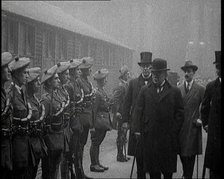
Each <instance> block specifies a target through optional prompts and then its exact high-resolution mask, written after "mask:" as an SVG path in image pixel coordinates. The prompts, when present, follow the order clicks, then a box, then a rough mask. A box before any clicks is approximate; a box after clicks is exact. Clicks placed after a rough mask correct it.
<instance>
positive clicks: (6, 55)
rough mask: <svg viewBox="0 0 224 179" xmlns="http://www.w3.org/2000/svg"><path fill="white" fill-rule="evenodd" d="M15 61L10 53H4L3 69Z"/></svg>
mask: <svg viewBox="0 0 224 179" xmlns="http://www.w3.org/2000/svg"><path fill="white" fill-rule="evenodd" d="M12 60H13V58H12V54H11V53H10V52H3V53H2V60H1V67H4V66H6V65H8V64H9V63H10V62H11V61H12Z"/></svg>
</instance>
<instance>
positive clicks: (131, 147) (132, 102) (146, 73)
mask: <svg viewBox="0 0 224 179" xmlns="http://www.w3.org/2000/svg"><path fill="white" fill-rule="evenodd" d="M140 56H141V61H140V62H139V63H138V65H139V66H140V68H141V71H142V73H141V74H140V75H139V77H138V78H135V79H132V80H130V82H129V86H128V91H127V94H126V96H125V100H124V105H123V106H124V108H123V115H122V121H123V123H124V124H123V125H122V127H124V128H127V125H128V124H129V125H130V135H129V142H128V155H131V156H134V155H135V156H136V163H137V178H138V179H140V178H141V179H144V178H146V174H145V172H144V171H143V156H142V144H141V141H139V144H137V141H136V138H135V135H134V133H133V132H132V127H133V126H132V121H133V111H134V109H135V107H136V102H137V100H136V99H137V98H138V94H139V91H140V89H141V88H142V86H144V85H149V84H150V83H151V82H152V77H151V63H152V53H151V52H141V54H140ZM136 146H137V148H136Z"/></svg>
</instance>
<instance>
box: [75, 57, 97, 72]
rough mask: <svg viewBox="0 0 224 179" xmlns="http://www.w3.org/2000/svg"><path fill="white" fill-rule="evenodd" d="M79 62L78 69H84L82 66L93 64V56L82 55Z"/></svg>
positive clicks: (88, 66)
mask: <svg viewBox="0 0 224 179" xmlns="http://www.w3.org/2000/svg"><path fill="white" fill-rule="evenodd" d="M80 61H81V64H80V66H79V68H80V69H84V68H90V67H92V66H93V61H94V60H93V58H91V57H83V58H82V59H80Z"/></svg>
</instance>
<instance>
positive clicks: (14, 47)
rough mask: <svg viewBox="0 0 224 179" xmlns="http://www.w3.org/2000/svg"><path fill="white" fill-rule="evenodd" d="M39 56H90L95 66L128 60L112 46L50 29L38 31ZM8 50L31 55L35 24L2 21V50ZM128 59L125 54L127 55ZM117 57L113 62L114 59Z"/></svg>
mask: <svg viewBox="0 0 224 179" xmlns="http://www.w3.org/2000/svg"><path fill="white" fill-rule="evenodd" d="M42 37H43V39H42V43H43V50H42V53H43V54H42V56H43V58H44V59H46V60H54V59H55V58H57V59H58V60H67V59H70V58H81V57H83V56H91V57H93V58H94V59H95V60H96V64H98V65H106V66H115V65H122V63H126V62H128V61H127V60H128V59H125V56H126V57H128V56H127V55H128V53H126V54H125V52H124V50H121V49H120V48H118V47H115V46H113V45H108V44H106V45H105V43H101V41H96V40H92V39H89V38H86V37H85V38H80V37H79V36H78V35H77V36H73V39H70V38H71V37H70V36H67V34H63V33H56V32H55V31H53V30H52V31H51V30H43V31H42ZM3 51H9V52H11V53H12V54H14V55H21V56H30V57H34V56H35V27H34V26H32V25H29V24H26V23H23V22H17V21H14V20H12V19H9V18H8V19H4V18H3V20H2V52H3ZM128 58H129V57H128ZM115 59H117V63H116V60H115Z"/></svg>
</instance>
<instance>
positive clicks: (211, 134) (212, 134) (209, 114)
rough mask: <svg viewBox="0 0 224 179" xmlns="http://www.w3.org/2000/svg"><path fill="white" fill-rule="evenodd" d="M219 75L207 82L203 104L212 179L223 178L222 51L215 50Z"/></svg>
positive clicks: (205, 163) (207, 163) (206, 163)
mask: <svg viewBox="0 0 224 179" xmlns="http://www.w3.org/2000/svg"><path fill="white" fill-rule="evenodd" d="M214 64H215V67H216V73H217V75H218V77H217V78H216V79H215V80H214V81H211V82H209V83H208V84H207V86H206V89H205V95H204V98H203V101H202V106H201V119H202V123H203V127H204V129H205V131H206V132H207V133H208V139H207V145H206V151H205V161H204V168H209V169H210V179H215V178H216V179H219V178H221V173H222V167H221V166H222V163H221V51H216V52H215V62H214Z"/></svg>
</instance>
